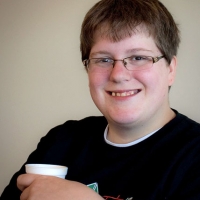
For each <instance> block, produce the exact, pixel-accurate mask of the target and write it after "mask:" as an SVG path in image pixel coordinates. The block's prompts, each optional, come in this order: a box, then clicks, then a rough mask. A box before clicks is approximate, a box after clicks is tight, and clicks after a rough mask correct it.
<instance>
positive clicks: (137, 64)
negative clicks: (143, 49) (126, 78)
mask: <svg viewBox="0 0 200 200" xmlns="http://www.w3.org/2000/svg"><path fill="white" fill-rule="evenodd" d="M124 62H125V63H126V68H127V69H128V70H144V69H148V68H151V67H152V66H153V60H152V57H148V56H131V57H128V58H125V59H124Z"/></svg>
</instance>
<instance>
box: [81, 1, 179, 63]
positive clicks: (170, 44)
mask: <svg viewBox="0 0 200 200" xmlns="http://www.w3.org/2000/svg"><path fill="white" fill-rule="evenodd" d="M139 25H142V26H143V25H144V27H145V31H146V30H147V33H148V34H149V35H150V36H152V37H153V39H154V41H155V44H156V45H157V47H158V49H159V50H160V51H161V53H162V54H163V55H165V58H166V60H167V62H168V63H169V64H170V63H171V60H172V58H173V56H175V55H177V50H178V47H179V43H180V31H179V29H178V25H177V24H176V23H175V21H174V19H173V17H172V15H171V14H170V12H169V11H168V10H167V8H166V7H165V6H164V5H163V4H162V3H161V2H159V1H158V0H101V1H99V2H98V3H96V4H95V5H94V6H93V7H92V8H91V9H90V10H89V11H88V12H87V14H86V16H85V18H84V20H83V23H82V28H81V35H80V41H81V44H80V50H81V53H82V60H85V59H88V58H89V54H90V51H91V48H92V46H93V44H94V42H95V41H94V37H95V34H96V33H97V34H101V36H104V37H106V38H109V39H110V40H111V41H113V42H117V41H120V40H122V39H124V38H126V37H128V36H132V35H133V33H134V32H136V31H137V27H138V26H139ZM105 29H106V30H105ZM102 30H103V31H102Z"/></svg>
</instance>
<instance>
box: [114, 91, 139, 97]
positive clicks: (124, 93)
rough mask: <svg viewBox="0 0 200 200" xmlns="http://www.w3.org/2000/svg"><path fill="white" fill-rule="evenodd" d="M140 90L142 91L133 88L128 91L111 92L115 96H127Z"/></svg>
mask: <svg viewBox="0 0 200 200" xmlns="http://www.w3.org/2000/svg"><path fill="white" fill-rule="evenodd" d="M138 92H140V90H131V91H127V92H111V95H112V96H113V97H127V96H131V95H134V94H137V93H138Z"/></svg>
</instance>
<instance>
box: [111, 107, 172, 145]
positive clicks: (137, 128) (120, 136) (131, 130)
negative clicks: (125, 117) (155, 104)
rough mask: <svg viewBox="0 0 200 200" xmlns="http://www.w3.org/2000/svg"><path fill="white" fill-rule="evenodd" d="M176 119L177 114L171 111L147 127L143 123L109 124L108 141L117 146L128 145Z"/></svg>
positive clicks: (148, 123)
mask: <svg viewBox="0 0 200 200" xmlns="http://www.w3.org/2000/svg"><path fill="white" fill-rule="evenodd" d="M163 116H165V118H163ZM174 117H175V113H174V112H173V111H172V110H171V109H170V110H169V111H168V113H167V114H166V115H162V116H160V118H157V120H154V119H153V117H152V118H151V119H150V120H149V121H148V122H146V124H145V125H144V124H143V123H135V124H125V125H124V124H118V123H115V122H109V129H108V135H107V139H108V140H109V141H111V142H113V143H116V144H126V143H129V142H132V141H135V140H137V139H139V138H141V137H144V136H145V135H148V134H150V133H151V132H153V131H156V130H158V129H160V128H162V127H163V126H164V125H165V124H167V123H168V122H169V121H171V120H172V119H173V118H174Z"/></svg>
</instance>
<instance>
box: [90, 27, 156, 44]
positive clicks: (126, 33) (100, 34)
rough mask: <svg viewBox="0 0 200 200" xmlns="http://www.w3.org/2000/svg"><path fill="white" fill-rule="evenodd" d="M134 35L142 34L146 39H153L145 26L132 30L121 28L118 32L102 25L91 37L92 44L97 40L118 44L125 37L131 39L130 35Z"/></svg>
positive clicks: (150, 31)
mask: <svg viewBox="0 0 200 200" xmlns="http://www.w3.org/2000/svg"><path fill="white" fill-rule="evenodd" d="M136 34H143V35H146V36H147V37H150V36H151V37H153V38H154V34H153V31H152V30H151V29H150V28H149V27H147V26H146V25H145V24H140V25H138V26H136V27H133V28H129V29H127V28H125V27H124V28H122V29H120V30H116V29H115V28H112V27H111V26H109V25H108V24H106V23H104V24H101V25H99V26H98V28H97V29H96V31H95V32H94V35H93V42H94V43H95V41H97V40H99V38H102V39H107V40H110V41H111V42H119V41H120V40H123V39H125V38H127V37H131V36H132V35H136Z"/></svg>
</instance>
